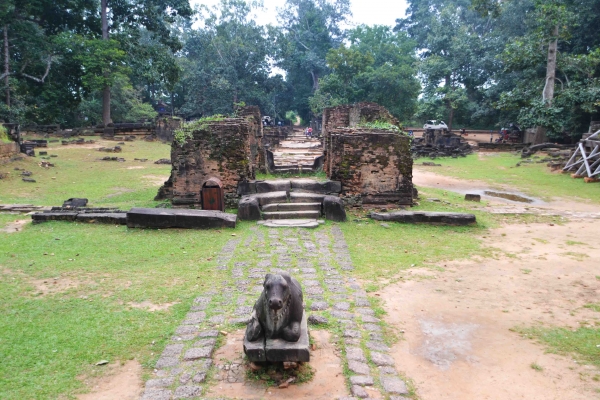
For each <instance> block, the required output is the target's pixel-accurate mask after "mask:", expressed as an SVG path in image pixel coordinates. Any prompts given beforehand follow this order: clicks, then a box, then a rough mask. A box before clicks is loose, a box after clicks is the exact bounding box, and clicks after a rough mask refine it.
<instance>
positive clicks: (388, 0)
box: [190, 0, 407, 26]
mask: <svg viewBox="0 0 600 400" xmlns="http://www.w3.org/2000/svg"><path fill="white" fill-rule="evenodd" d="M263 1H264V5H265V10H264V11H257V12H255V13H256V20H257V22H258V23H260V24H263V25H264V24H267V23H271V24H273V25H276V24H277V19H276V17H277V7H282V6H283V4H284V3H285V0H263ZM190 3H191V4H192V6H195V5H198V4H205V5H207V6H212V5H215V4H218V3H219V0H190ZM350 4H351V6H350V7H351V9H352V19H351V21H352V23H353V24H355V25H360V24H366V25H389V26H394V25H395V20H396V18H401V17H403V16H404V12H405V11H406V7H407V5H406V0H350Z"/></svg>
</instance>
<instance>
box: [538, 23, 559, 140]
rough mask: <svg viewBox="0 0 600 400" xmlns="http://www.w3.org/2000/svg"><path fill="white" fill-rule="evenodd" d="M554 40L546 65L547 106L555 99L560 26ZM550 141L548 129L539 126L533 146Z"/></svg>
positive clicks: (544, 94) (554, 33)
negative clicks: (547, 134) (547, 133)
mask: <svg viewBox="0 0 600 400" xmlns="http://www.w3.org/2000/svg"><path fill="white" fill-rule="evenodd" d="M552 36H553V40H552V41H551V42H550V43H549V44H548V61H547V63H546V83H545V84H544V90H543V91H542V101H543V102H544V103H545V104H546V106H548V107H550V106H551V105H552V100H553V99H554V81H555V79H556V52H557V50H558V25H556V26H555V27H554V28H553V29H552ZM547 141H548V138H547V136H546V128H545V127H543V126H537V127H536V128H535V135H534V136H533V143H532V144H540V143H545V142H547Z"/></svg>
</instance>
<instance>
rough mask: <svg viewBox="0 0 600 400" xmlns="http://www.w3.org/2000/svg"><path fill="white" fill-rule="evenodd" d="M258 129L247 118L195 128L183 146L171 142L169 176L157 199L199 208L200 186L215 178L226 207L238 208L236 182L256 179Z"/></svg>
mask: <svg viewBox="0 0 600 400" xmlns="http://www.w3.org/2000/svg"><path fill="white" fill-rule="evenodd" d="M238 115H239V114H238ZM258 121H260V114H259V119H258ZM259 130H260V123H258V124H257V123H256V121H255V120H253V117H248V116H247V115H246V116H244V117H237V118H227V119H225V120H222V121H216V122H208V123H205V124H201V125H198V126H197V127H196V128H195V129H194V130H193V131H192V132H191V133H192V138H191V139H189V140H187V141H186V143H184V144H183V145H180V144H178V143H177V142H176V141H174V142H173V144H172V146H171V163H172V170H171V176H170V177H169V180H168V181H167V182H165V184H164V185H163V186H162V187H161V188H160V189H159V192H158V195H157V196H156V199H170V200H171V202H172V203H173V205H174V206H193V207H196V208H198V207H200V206H201V201H200V191H201V189H202V185H203V184H204V183H205V182H206V181H207V180H208V179H209V178H211V177H217V178H219V179H220V180H221V182H222V184H223V189H224V191H225V198H226V202H227V204H228V206H232V205H237V186H238V183H239V182H241V181H244V180H250V179H254V177H255V176H254V174H255V168H256V158H257V152H258V148H259V143H258V139H259V136H258V135H259ZM252 146H254V147H255V150H254V151H253V150H252V149H251V147H252Z"/></svg>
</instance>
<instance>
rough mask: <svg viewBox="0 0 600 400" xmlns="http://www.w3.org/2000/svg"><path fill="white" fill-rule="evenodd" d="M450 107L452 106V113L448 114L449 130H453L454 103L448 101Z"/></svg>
mask: <svg viewBox="0 0 600 400" xmlns="http://www.w3.org/2000/svg"><path fill="white" fill-rule="evenodd" d="M448 107H449V108H450V114H449V115H448V130H449V131H451V130H452V120H453V119H454V108H453V107H452V103H450V102H448Z"/></svg>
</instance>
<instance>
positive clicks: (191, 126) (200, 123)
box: [173, 115, 227, 146]
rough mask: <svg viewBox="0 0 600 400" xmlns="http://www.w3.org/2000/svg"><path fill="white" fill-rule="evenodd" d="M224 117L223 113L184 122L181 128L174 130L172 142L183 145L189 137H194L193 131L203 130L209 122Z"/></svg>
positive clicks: (220, 119)
mask: <svg viewBox="0 0 600 400" xmlns="http://www.w3.org/2000/svg"><path fill="white" fill-rule="evenodd" d="M225 118H227V117H226V116H224V115H212V116H210V117H204V118H200V119H197V120H195V121H191V122H187V123H184V124H183V125H182V126H181V128H179V129H177V130H176V131H175V132H174V134H173V142H174V143H177V144H179V145H180V146H183V145H184V144H185V143H186V142H187V141H188V140H189V139H191V138H192V137H194V132H195V131H204V130H206V129H207V128H208V125H209V123H210V122H218V121H223V120H224V119H225Z"/></svg>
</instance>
